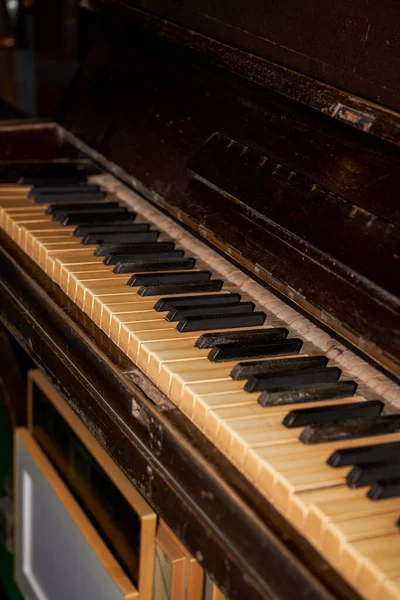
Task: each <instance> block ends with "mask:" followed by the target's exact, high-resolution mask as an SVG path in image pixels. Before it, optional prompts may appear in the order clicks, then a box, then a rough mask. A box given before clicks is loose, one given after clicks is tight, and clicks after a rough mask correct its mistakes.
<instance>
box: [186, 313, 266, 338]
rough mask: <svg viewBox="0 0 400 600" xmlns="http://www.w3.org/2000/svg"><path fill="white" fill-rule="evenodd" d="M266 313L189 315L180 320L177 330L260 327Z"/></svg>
mask: <svg viewBox="0 0 400 600" xmlns="http://www.w3.org/2000/svg"><path fill="white" fill-rule="evenodd" d="M265 319H266V315H265V313H263V312H252V313H247V314H244V315H226V316H219V317H214V316H204V317H187V318H186V319H183V320H182V321H179V323H178V325H177V326H176V328H177V330H178V331H180V332H181V333H183V332H184V331H205V330H207V329H231V328H232V327H258V326H259V325H263V324H264V321H265Z"/></svg>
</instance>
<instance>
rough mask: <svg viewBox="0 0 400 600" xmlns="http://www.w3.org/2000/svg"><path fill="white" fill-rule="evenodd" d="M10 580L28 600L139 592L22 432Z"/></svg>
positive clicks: (127, 596)
mask: <svg viewBox="0 0 400 600" xmlns="http://www.w3.org/2000/svg"><path fill="white" fill-rule="evenodd" d="M15 456H16V458H15V483H16V495H15V497H16V507H15V513H16V515H17V520H16V523H17V527H16V565H15V579H16V581H17V583H18V585H19V587H20V589H21V592H22V593H23V594H24V595H25V596H26V597H29V598H30V599H31V600H33V599H34V600H53V599H54V598H58V599H59V600H63V599H65V600H69V599H71V598H96V599H97V600H101V599H103V600H113V599H115V600H117V599H118V600H119V599H121V600H122V599H124V600H133V599H134V598H139V592H138V591H137V589H135V587H134V586H133V584H132V583H131V581H130V580H129V578H128V577H127V576H126V574H125V573H124V571H123V570H122V568H121V567H120V565H119V564H118V562H117V561H116V560H115V558H114V557H113V555H112V554H111V552H110V551H109V550H108V548H107V546H106V545H105V543H104V542H103V541H102V539H101V538H100V536H99V535H98V533H97V532H96V529H95V528H94V527H93V525H92V524H91V523H90V521H89V519H88V518H87V517H86V515H85V513H84V512H83V510H82V509H81V508H80V506H79V504H78V503H77V502H76V500H75V499H74V497H73V495H72V494H71V492H70V491H69V490H68V488H67V486H66V485H65V483H64V482H63V480H62V479H61V477H60V476H59V475H58V473H57V471H56V470H55V469H54V467H53V466H52V464H51V463H50V461H49V460H48V458H47V457H46V455H45V454H44V453H43V452H42V450H41V449H40V447H39V446H38V444H37V443H36V442H35V440H34V439H33V437H32V435H31V434H30V433H29V431H28V430H27V429H24V428H20V429H16V430H15Z"/></svg>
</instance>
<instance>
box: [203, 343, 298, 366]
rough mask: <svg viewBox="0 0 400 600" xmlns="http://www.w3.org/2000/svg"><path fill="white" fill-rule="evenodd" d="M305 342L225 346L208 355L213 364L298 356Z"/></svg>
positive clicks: (213, 350) (216, 347)
mask: <svg viewBox="0 0 400 600" xmlns="http://www.w3.org/2000/svg"><path fill="white" fill-rule="evenodd" d="M302 345H303V342H302V341H301V340H299V339H297V338H295V339H291V340H282V341H279V342H266V343H264V344H251V345H245V344H224V345H223V346H214V348H212V350H210V352H209V354H208V358H209V360H211V361H212V362H223V361H228V360H246V358H267V357H268V356H285V355H286V356H287V355H288V354H297V353H298V352H300V349H301V347H302Z"/></svg>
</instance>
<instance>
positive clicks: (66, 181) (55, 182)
mask: <svg viewBox="0 0 400 600" xmlns="http://www.w3.org/2000/svg"><path fill="white" fill-rule="evenodd" d="M86 180H87V174H86V173H85V172H84V171H82V172H79V171H75V172H74V173H72V172H71V174H69V175H68V174H67V173H64V174H59V175H55V176H54V177H30V176H29V175H28V176H26V177H20V178H19V179H18V181H17V184H18V185H31V186H33V187H36V188H44V189H47V188H49V187H68V186H75V185H85V184H86Z"/></svg>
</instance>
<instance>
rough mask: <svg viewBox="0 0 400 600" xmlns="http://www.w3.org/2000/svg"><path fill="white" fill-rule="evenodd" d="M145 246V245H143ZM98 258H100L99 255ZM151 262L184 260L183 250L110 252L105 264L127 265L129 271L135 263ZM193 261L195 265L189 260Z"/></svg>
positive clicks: (132, 271)
mask: <svg viewBox="0 0 400 600" xmlns="http://www.w3.org/2000/svg"><path fill="white" fill-rule="evenodd" d="M142 245H144V244H142ZM96 256H99V255H98V254H97V255H96ZM147 259H148V260H151V261H153V262H157V261H162V262H165V261H166V260H171V259H172V260H175V259H183V250H171V251H170V252H158V253H155V252H137V253H136V254H133V253H130V252H127V253H122V252H110V253H109V254H107V256H106V257H105V258H104V261H103V262H104V264H105V265H117V264H126V265H127V267H126V268H127V269H129V267H131V268H132V267H133V265H134V264H135V262H137V261H138V260H139V261H143V260H147ZM188 260H191V261H192V262H193V263H194V259H188ZM134 272H135V269H133V270H131V271H129V270H127V271H126V273H134Z"/></svg>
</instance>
